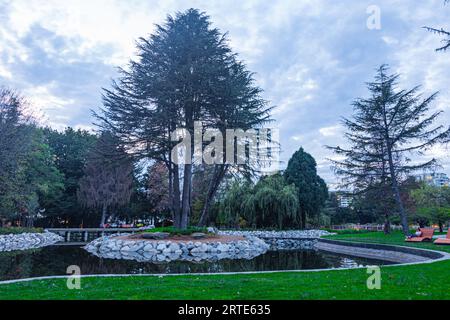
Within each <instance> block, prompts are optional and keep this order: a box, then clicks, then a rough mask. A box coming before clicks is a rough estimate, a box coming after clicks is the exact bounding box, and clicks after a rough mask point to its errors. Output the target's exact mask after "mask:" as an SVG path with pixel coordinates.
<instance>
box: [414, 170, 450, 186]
mask: <svg viewBox="0 0 450 320" xmlns="http://www.w3.org/2000/svg"><path fill="white" fill-rule="evenodd" d="M415 178H416V181H421V182H425V183H426V184H428V185H430V186H434V187H444V186H446V187H448V186H450V179H449V177H448V176H447V174H445V173H442V172H440V173H438V172H433V173H423V174H420V175H416V176H415Z"/></svg>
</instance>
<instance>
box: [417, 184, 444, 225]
mask: <svg viewBox="0 0 450 320" xmlns="http://www.w3.org/2000/svg"><path fill="white" fill-rule="evenodd" d="M411 196H412V198H413V199H414V201H415V204H416V209H415V212H414V215H413V217H412V218H413V219H414V220H416V221H417V222H419V224H421V225H422V226H424V225H426V224H429V223H436V224H437V225H438V226H439V229H440V231H441V232H442V231H443V230H444V225H445V224H447V223H448V222H449V221H450V188H449V187H433V186H428V185H423V186H422V187H421V188H420V189H416V190H413V191H412V192H411Z"/></svg>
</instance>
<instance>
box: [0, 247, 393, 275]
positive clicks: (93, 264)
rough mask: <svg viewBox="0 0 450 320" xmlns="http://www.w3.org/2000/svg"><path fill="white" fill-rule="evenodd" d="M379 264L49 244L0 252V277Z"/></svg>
mask: <svg viewBox="0 0 450 320" xmlns="http://www.w3.org/2000/svg"><path fill="white" fill-rule="evenodd" d="M383 264H389V263H388V262H383V261H377V260H369V259H364V258H357V257H349V256H343V255H339V254H333V253H328V252H327V253H325V252H321V251H314V250H289V251H268V252H267V253H265V254H263V255H260V256H258V257H256V258H253V259H251V260H244V259H240V260H228V259H224V260H219V261H215V262H198V263H195V262H169V263H167V262H165V263H161V264H156V263H152V262H136V261H129V260H113V259H104V258H98V257H96V256H94V255H92V254H90V253H88V252H87V251H85V250H84V249H82V248H81V247H79V246H50V247H45V248H41V249H36V250H29V251H22V252H3V253H0V280H11V279H23V278H30V277H41V276H53V275H66V270H67V267H68V266H70V265H77V266H79V267H80V268H81V273H82V274H146V273H147V274H149V273H196V272H198V273H217V272H242V271H269V270H301V269H304V270H307V269H325V268H342V267H355V266H359V265H363V266H366V265H383Z"/></svg>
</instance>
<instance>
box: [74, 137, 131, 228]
mask: <svg viewBox="0 0 450 320" xmlns="http://www.w3.org/2000/svg"><path fill="white" fill-rule="evenodd" d="M133 168H134V167H133V162H132V161H131V160H130V158H129V157H128V155H127V154H126V152H125V151H124V150H123V149H122V148H121V147H120V146H119V145H118V143H117V140H116V139H115V138H114V137H113V136H112V135H111V134H110V133H109V132H103V133H102V135H101V136H100V138H99V139H98V141H97V143H96V144H95V146H94V148H93V149H92V150H91V152H90V153H89V156H88V161H87V163H86V166H85V168H84V177H83V178H81V180H80V182H79V189H78V193H77V195H78V200H79V201H80V203H81V204H82V205H83V206H84V207H87V208H92V209H100V210H101V220H100V226H101V227H102V226H103V225H104V224H105V222H106V221H107V218H108V211H110V210H114V209H117V208H119V207H120V206H124V205H126V204H127V203H128V202H129V201H130V198H131V192H132V187H133Z"/></svg>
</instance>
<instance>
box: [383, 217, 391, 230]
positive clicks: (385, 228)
mask: <svg viewBox="0 0 450 320" xmlns="http://www.w3.org/2000/svg"><path fill="white" fill-rule="evenodd" d="M384 217H385V220H384V227H383V231H384V234H390V233H391V222H390V221H389V214H388V213H385V215H384Z"/></svg>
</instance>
